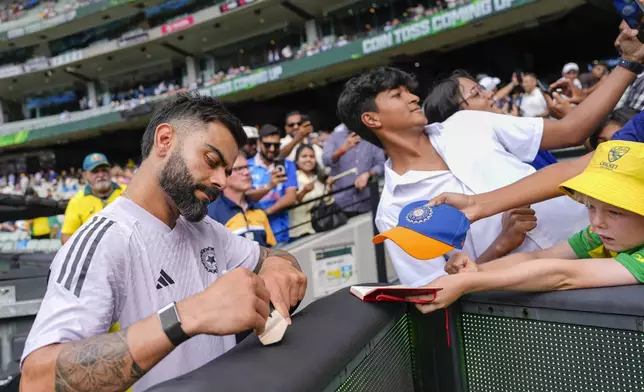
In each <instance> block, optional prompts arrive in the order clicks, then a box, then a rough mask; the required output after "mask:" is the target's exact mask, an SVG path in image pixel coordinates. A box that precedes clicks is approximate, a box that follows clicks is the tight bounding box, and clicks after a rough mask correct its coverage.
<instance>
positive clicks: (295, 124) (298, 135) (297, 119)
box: [280, 111, 324, 169]
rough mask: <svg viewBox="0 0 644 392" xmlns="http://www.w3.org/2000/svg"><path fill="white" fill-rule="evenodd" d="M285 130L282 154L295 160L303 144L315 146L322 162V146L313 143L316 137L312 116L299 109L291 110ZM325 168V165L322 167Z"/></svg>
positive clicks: (317, 157)
mask: <svg viewBox="0 0 644 392" xmlns="http://www.w3.org/2000/svg"><path fill="white" fill-rule="evenodd" d="M284 130H285V131H286V136H284V137H283V138H282V140H281V146H280V156H281V157H282V158H286V159H289V160H291V161H293V162H295V161H296V160H297V159H296V158H295V152H296V151H297V149H298V148H299V147H300V146H301V145H302V144H309V145H311V146H313V151H315V157H316V159H317V160H318V162H322V147H320V146H318V145H316V144H314V143H313V141H312V139H313V137H314V135H313V132H314V131H315V129H314V127H313V122H312V121H311V118H310V117H309V116H308V115H307V114H304V113H300V112H298V111H294V112H290V113H288V114H287V115H286V119H285V125H284ZM322 168H323V169H324V167H322Z"/></svg>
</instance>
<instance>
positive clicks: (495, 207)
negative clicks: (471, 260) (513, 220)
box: [429, 153, 593, 222]
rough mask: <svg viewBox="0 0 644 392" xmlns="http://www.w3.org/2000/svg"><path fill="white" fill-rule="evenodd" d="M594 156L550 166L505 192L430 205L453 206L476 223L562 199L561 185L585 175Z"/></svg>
mask: <svg viewBox="0 0 644 392" xmlns="http://www.w3.org/2000/svg"><path fill="white" fill-rule="evenodd" d="M592 156H593V153H588V154H586V155H584V156H583V157H581V158H577V159H573V160H570V161H565V162H559V163H555V164H554V165H549V166H547V167H545V168H543V169H541V170H539V171H538V172H536V173H534V174H531V175H529V176H528V177H525V178H522V179H521V180H519V181H517V182H515V183H512V184H510V185H508V186H505V187H503V188H499V189H496V190H494V191H492V192H486V193H480V194H478V195H473V196H469V195H464V194H460V193H443V194H441V195H439V196H437V197H436V198H434V199H433V200H431V201H430V203H429V205H432V206H433V205H438V204H442V203H446V204H449V205H451V206H454V207H456V208H458V209H459V210H461V211H463V212H464V213H465V215H467V217H468V218H469V219H470V221H472V222H476V221H477V220H479V219H483V218H487V217H489V216H492V215H496V214H498V213H501V212H503V211H507V210H510V209H513V208H519V207H521V206H525V205H531V204H535V203H539V202H542V201H544V200H548V199H552V198H554V197H557V196H562V194H561V192H560V191H559V185H560V184H561V183H563V182H565V181H567V180H569V179H571V178H573V177H574V176H576V175H578V174H580V173H581V172H583V171H584V169H585V168H586V166H588V162H590V159H591V158H592Z"/></svg>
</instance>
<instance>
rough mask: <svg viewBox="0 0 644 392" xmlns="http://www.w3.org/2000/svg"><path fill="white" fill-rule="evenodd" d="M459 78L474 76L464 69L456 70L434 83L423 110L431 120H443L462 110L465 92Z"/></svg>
mask: <svg viewBox="0 0 644 392" xmlns="http://www.w3.org/2000/svg"><path fill="white" fill-rule="evenodd" d="M459 78H465V79H470V80H472V81H474V82H476V81H475V80H474V78H472V76H470V74H468V73H467V72H465V71H463V70H460V69H458V70H456V71H454V72H452V74H451V75H450V76H448V77H446V78H443V79H439V80H438V81H436V82H435V83H434V85H433V86H432V88H431V89H430V90H429V94H427V98H425V102H423V112H425V117H427V120H428V121H429V122H443V121H445V120H447V119H448V118H450V117H451V116H452V115H453V114H454V113H456V112H458V111H459V110H461V103H462V102H463V98H464V97H463V93H462V92H461V84H460V82H459V81H458V79H459Z"/></svg>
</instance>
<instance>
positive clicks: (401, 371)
mask: <svg viewBox="0 0 644 392" xmlns="http://www.w3.org/2000/svg"><path fill="white" fill-rule="evenodd" d="M372 344H373V346H372V347H367V350H368V351H370V352H367V353H366V354H367V355H366V357H365V358H364V359H363V360H362V361H361V362H360V363H359V364H358V366H357V367H356V368H355V369H354V370H353V372H351V374H350V375H349V376H348V377H347V379H346V380H345V381H344V382H343V383H342V385H341V386H340V387H339V388H338V389H337V391H338V392H358V391H361V392H392V391H396V392H407V391H409V392H413V391H414V361H413V347H412V335H411V321H410V319H409V316H408V315H405V316H403V317H402V318H401V319H400V320H399V321H398V322H397V323H396V324H395V325H394V326H393V327H392V328H391V329H390V330H389V331H387V332H386V334H385V335H384V337H383V338H382V339H380V340H379V341H377V342H373V343H372Z"/></svg>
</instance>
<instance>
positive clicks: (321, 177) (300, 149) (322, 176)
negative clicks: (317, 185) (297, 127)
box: [295, 144, 328, 182]
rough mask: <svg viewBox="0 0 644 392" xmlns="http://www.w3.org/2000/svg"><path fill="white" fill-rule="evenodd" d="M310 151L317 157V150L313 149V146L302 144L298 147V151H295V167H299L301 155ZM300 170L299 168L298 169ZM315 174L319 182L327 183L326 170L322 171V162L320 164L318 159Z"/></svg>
mask: <svg viewBox="0 0 644 392" xmlns="http://www.w3.org/2000/svg"><path fill="white" fill-rule="evenodd" d="M307 148H308V149H309V150H311V151H313V156H315V149H313V145H311V144H300V145H299V146H298V147H297V150H295V166H297V161H298V160H299V159H300V154H302V152H303V151H304V150H306V149H307ZM298 169H299V167H298ZM313 172H314V173H315V174H316V175H317V176H318V180H320V181H322V182H326V179H327V177H328V175H327V174H326V172H325V171H324V170H322V166H321V165H320V162H318V159H317V157H316V158H315V168H314V169H313Z"/></svg>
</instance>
